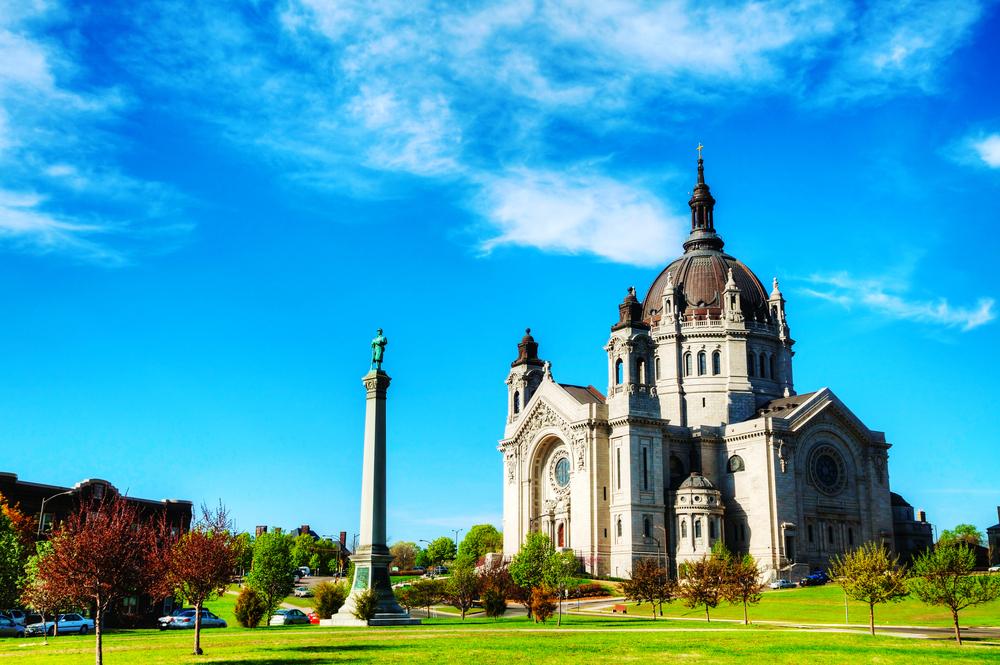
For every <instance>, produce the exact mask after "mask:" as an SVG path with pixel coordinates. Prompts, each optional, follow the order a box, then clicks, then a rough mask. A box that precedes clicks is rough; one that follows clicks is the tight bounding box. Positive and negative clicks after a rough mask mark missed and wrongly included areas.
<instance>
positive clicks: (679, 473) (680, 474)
mask: <svg viewBox="0 0 1000 665" xmlns="http://www.w3.org/2000/svg"><path fill="white" fill-rule="evenodd" d="M682 482H684V463H683V462H681V460H680V459H679V458H678V457H677V455H671V456H670V486H671V487H672V488H675V489H676V488H677V486H678V485H680V484H681V483H682Z"/></svg>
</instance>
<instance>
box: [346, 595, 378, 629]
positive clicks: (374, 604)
mask: <svg viewBox="0 0 1000 665" xmlns="http://www.w3.org/2000/svg"><path fill="white" fill-rule="evenodd" d="M377 611H378V591H376V590H375V589H374V588H373V587H368V588H367V589H365V590H364V591H362V592H361V593H359V594H358V595H356V596H355V597H354V609H353V610H352V611H351V614H353V615H354V618H355V619H358V620H360V621H366V622H367V621H370V620H371V619H372V618H373V617H374V616H375V613H376V612H377Z"/></svg>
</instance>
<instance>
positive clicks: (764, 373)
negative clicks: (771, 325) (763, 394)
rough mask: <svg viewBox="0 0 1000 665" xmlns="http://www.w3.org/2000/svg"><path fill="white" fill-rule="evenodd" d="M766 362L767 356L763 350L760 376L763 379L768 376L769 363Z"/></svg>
mask: <svg viewBox="0 0 1000 665" xmlns="http://www.w3.org/2000/svg"><path fill="white" fill-rule="evenodd" d="M766 363H767V356H765V355H764V352H763V351H761V354H760V378H762V379H766V378H767V365H766Z"/></svg>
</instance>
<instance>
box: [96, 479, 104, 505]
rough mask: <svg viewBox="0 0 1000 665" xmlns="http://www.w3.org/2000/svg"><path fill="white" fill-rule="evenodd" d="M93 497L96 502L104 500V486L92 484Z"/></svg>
mask: <svg viewBox="0 0 1000 665" xmlns="http://www.w3.org/2000/svg"><path fill="white" fill-rule="evenodd" d="M93 496H94V498H95V499H97V500H98V501H100V500H101V499H103V498H104V485H103V484H102V483H95V484H94V489H93Z"/></svg>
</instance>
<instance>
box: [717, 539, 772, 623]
mask: <svg viewBox="0 0 1000 665" xmlns="http://www.w3.org/2000/svg"><path fill="white" fill-rule="evenodd" d="M765 588H767V585H766V584H764V583H763V582H762V581H761V579H760V569H759V568H757V561H755V560H754V558H753V556H751V555H750V554H746V555H744V556H743V558H742V559H735V558H733V559H730V560H729V561H728V565H727V567H726V575H725V581H724V583H723V587H722V596H723V598H725V599H726V600H727V601H728V602H730V603H732V604H733V605H735V604H737V603H742V604H743V625H749V624H750V617H749V615H748V613H747V605H756V604H757V603H759V602H760V599H761V594H763V593H764V589H765Z"/></svg>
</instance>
